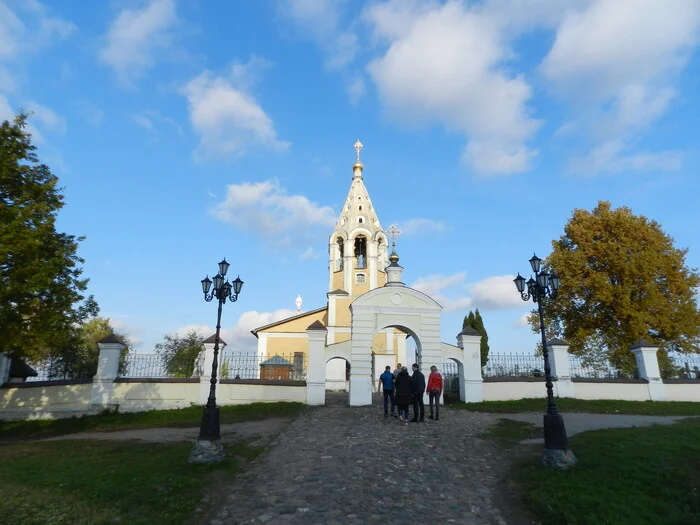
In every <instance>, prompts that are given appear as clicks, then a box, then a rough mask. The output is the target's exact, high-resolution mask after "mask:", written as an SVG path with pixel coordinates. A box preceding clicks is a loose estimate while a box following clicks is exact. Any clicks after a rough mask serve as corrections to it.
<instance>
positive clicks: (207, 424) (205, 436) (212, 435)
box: [199, 259, 243, 441]
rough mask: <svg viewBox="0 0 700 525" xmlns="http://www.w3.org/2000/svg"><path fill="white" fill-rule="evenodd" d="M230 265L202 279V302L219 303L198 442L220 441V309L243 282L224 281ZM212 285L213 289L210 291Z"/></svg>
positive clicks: (222, 262)
mask: <svg viewBox="0 0 700 525" xmlns="http://www.w3.org/2000/svg"><path fill="white" fill-rule="evenodd" d="M229 266H230V264H229V263H227V262H226V259H224V260H223V261H221V262H220V263H219V273H218V274H217V275H216V277H214V279H213V280H212V279H209V276H207V277H205V278H204V279H202V291H203V292H204V300H205V301H207V302H209V301H211V300H212V299H214V298H216V299H217V300H218V302H219V309H218V311H217V314H216V335H215V336H214V361H213V362H212V365H211V381H210V382H211V386H210V387H209V398H208V399H207V404H206V406H205V407H204V414H203V415H202V424H201V425H200V427H199V440H200V441H216V440H220V439H221V430H220V425H219V407H217V406H216V371H217V369H218V357H219V333H220V332H221V309H222V307H223V305H224V303H225V302H226V300H229V301H231V302H232V303H233V302H236V301H237V300H238V294H239V293H241V288H243V281H241V278H240V277H236V279H235V280H234V281H233V282H232V283H230V282H228V281H227V280H226V281H225V279H226V272H227V271H228V268H229ZM212 285H213V289H212Z"/></svg>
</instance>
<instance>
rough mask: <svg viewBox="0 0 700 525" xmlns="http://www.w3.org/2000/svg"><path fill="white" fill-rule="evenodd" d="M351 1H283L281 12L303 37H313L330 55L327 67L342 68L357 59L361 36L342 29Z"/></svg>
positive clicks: (279, 6) (280, 4)
mask: <svg viewBox="0 0 700 525" xmlns="http://www.w3.org/2000/svg"><path fill="white" fill-rule="evenodd" d="M346 3H347V0H280V1H279V2H278V3H277V7H278V12H279V14H280V15H282V17H284V18H286V19H288V20H290V21H292V22H293V23H294V24H295V25H296V26H297V27H298V28H299V29H300V30H301V32H302V33H303V34H305V35H310V36H311V37H312V38H313V39H314V40H315V41H316V42H317V43H318V44H319V46H320V47H321V48H322V49H323V50H324V52H325V53H326V55H327V59H326V66H327V67H328V68H330V69H338V68H341V67H343V66H345V65H347V64H349V63H350V62H352V61H353V60H354V58H355V55H356V54H357V51H358V42H357V35H356V34H355V33H354V32H353V31H352V30H349V29H343V28H342V26H341V15H342V12H343V7H344V5H345V4H346Z"/></svg>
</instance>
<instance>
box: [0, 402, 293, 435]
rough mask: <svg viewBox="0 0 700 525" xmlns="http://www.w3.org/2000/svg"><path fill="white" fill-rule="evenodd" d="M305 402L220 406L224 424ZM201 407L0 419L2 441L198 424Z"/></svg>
mask: <svg viewBox="0 0 700 525" xmlns="http://www.w3.org/2000/svg"><path fill="white" fill-rule="evenodd" d="M303 408H304V405H303V404H302V403H283V402H280V403H252V404H250V405H235V406H224V407H221V424H227V423H237V422H239V421H254V420H260V419H267V418H270V417H275V416H295V415H297V414H299V412H301V410H302V409H303ZM201 418H202V407H199V406H193V407H188V408H182V409H179V410H151V411H148V412H126V413H119V412H109V413H102V414H97V415H93V416H81V417H72V418H65V419H41V420H32V421H0V441H10V440H13V441H14V440H23V439H36V438H44V437H51V436H60V435H64V434H73V433H77V432H113V431H116V430H132V429H139V428H155V427H193V426H194V427H196V426H199V424H200V420H201Z"/></svg>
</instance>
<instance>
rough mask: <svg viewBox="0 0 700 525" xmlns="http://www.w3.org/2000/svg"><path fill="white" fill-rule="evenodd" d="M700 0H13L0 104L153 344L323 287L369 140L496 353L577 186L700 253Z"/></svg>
mask: <svg viewBox="0 0 700 525" xmlns="http://www.w3.org/2000/svg"><path fill="white" fill-rule="evenodd" d="M699 42H700V2H698V1H697V0H664V1H663V2H662V1H659V0H529V1H526V0H481V1H466V0H465V1H458V0H455V1H447V2H444V1H437V0H436V1H429V0H415V1H412V0H402V1H391V0H390V1H369V2H360V1H352V2H351V1H349V0H296V1H293V0H279V1H274V0H261V1H256V2H246V1H242V0H237V1H224V0H217V1H213V0H212V1H208V2H204V1H202V0H113V1H104V2H75V1H74V0H52V1H51V2H48V1H46V2H43V3H42V2H39V1H37V0H0V118H1V119H5V118H8V117H11V116H12V115H13V114H14V113H16V112H17V111H19V110H20V109H22V108H23V109H25V110H27V111H31V112H32V114H33V116H32V118H31V131H32V133H33V135H34V140H35V142H36V143H37V145H38V146H39V154H40V156H41V159H42V161H44V162H45V163H47V164H49V165H50V167H51V169H52V170H53V171H54V172H55V173H56V174H57V175H58V176H59V177H60V179H61V183H62V185H63V187H64V193H65V196H66V207H65V208H64V210H63V211H62V212H61V214H60V217H59V228H60V229H62V230H63V231H66V232H68V233H71V234H75V235H85V236H86V240H85V241H84V242H83V243H82V245H81V250H80V254H81V255H82V257H84V258H85V260H86V262H85V274H86V276H87V277H89V278H90V292H91V293H93V294H94V295H95V297H96V299H97V301H98V303H99V304H100V306H101V309H102V315H104V316H107V317H110V318H111V319H112V322H113V324H114V325H115V326H116V327H117V328H118V329H120V330H121V331H123V332H125V333H127V334H128V335H129V336H130V337H131V338H132V339H133V340H134V341H136V342H137V343H138V344H137V349H138V350H139V351H144V352H148V351H152V349H153V346H154V345H155V344H156V343H157V342H158V341H159V340H160V339H161V338H162V336H163V335H164V334H166V333H172V332H177V331H180V332H182V331H183V330H186V329H187V328H189V327H196V328H200V329H201V330H203V331H204V332H206V333H207V334H206V335H209V333H211V332H212V330H213V328H212V326H213V325H214V323H215V318H216V308H215V306H214V305H213V304H211V303H205V302H204V300H203V299H202V296H201V289H200V284H199V281H200V280H201V279H202V278H203V277H204V276H205V275H206V274H207V273H208V274H209V275H212V274H213V273H215V270H216V263H217V262H218V261H219V260H221V258H223V257H226V258H227V259H228V261H229V262H230V263H231V265H232V266H231V270H230V272H232V273H233V277H235V276H236V274H240V277H241V278H242V279H243V280H244V281H245V286H244V288H243V292H242V294H241V296H240V298H239V301H238V302H237V303H235V304H231V305H227V306H225V309H224V318H223V325H224V337H225V338H227V340H228V342H229V345H230V346H229V349H231V348H235V349H240V350H248V349H251V348H254V344H255V339H254V338H253V337H252V336H251V335H250V333H249V331H250V329H252V328H254V327H255V326H258V325H261V324H265V323H269V322H271V321H274V320H276V319H279V318H281V317H284V316H286V315H289V314H291V313H293V312H294V311H295V306H294V300H295V298H296V296H297V294H301V296H302V297H303V299H304V305H303V310H310V309H315V308H318V307H321V306H324V305H325V302H326V297H325V293H326V292H327V291H328V290H327V283H328V277H327V249H328V236H329V234H330V233H331V231H332V228H333V225H334V222H335V218H336V217H337V215H338V212H339V210H340V207H341V206H342V204H343V201H344V199H345V196H346V194H347V191H348V189H349V186H350V181H351V176H352V170H351V166H352V164H353V162H354V150H353V147H352V146H353V144H354V142H355V141H356V140H357V139H358V138H359V139H360V140H361V141H362V142H363V143H364V145H365V148H364V150H363V152H362V160H363V162H364V164H365V172H364V173H365V183H366V186H367V188H368V190H369V192H370V195H371V197H372V199H373V201H374V204H375V208H376V210H377V212H378V214H379V218H380V221H381V223H382V226H383V227H384V228H388V227H389V225H390V224H392V223H395V224H397V225H398V226H399V228H401V229H402V230H403V231H404V234H403V235H402V236H401V237H400V238H399V240H398V243H397V248H398V252H399V255H400V256H401V264H402V265H403V266H404V268H405V271H404V281H405V282H406V283H407V284H409V285H411V286H414V287H416V288H418V289H421V290H423V291H425V292H426V293H429V294H431V295H432V296H433V297H435V298H436V299H437V300H438V301H439V302H440V303H441V304H442V305H443V306H444V308H445V311H444V314H443V340H445V341H447V342H450V343H454V341H455V335H456V334H457V333H458V332H459V331H460V329H461V322H462V318H463V316H464V315H465V314H466V313H467V312H468V310H469V309H470V308H479V309H480V310H481V312H482V315H483V317H484V320H485V324H486V327H487V329H488V331H489V336H490V341H491V347H492V351H495V352H511V351H518V352H528V351H531V350H532V349H533V348H534V346H535V343H536V340H537V336H536V335H535V334H532V333H531V332H530V331H529V329H528V328H526V327H524V326H523V323H522V320H523V316H524V314H525V313H526V312H527V310H528V306H527V305H526V304H525V303H523V302H522V301H521V300H520V298H519V296H518V295H517V293H516V292H515V289H514V287H513V284H512V279H513V276H514V274H515V273H516V272H518V271H520V272H522V273H523V274H525V273H527V271H528V268H529V266H528V263H527V260H528V259H529V258H530V257H531V256H532V253H533V252H536V253H537V254H538V255H539V256H540V257H545V256H547V255H548V253H549V252H550V250H551V241H552V240H553V239H556V238H558V237H559V236H560V235H561V234H562V231H563V227H564V225H565V223H566V221H567V220H568V218H569V217H570V216H571V212H572V210H573V209H575V208H584V209H592V208H593V207H594V206H595V205H596V203H597V201H598V200H610V201H611V202H612V204H613V206H615V207H618V206H629V207H630V208H631V209H632V210H633V212H635V213H637V214H641V215H645V216H647V217H649V218H651V219H655V220H656V221H658V222H659V223H660V224H661V225H662V227H663V228H664V230H665V231H666V232H668V233H669V234H670V235H672V236H673V237H674V239H675V241H676V245H677V246H678V247H687V248H689V252H688V263H689V264H690V265H691V266H693V267H698V266H700V255H699V253H698V250H700V242H699V241H700V233H698V232H699V230H698V224H700V207H699V206H698V194H699V193H700V181H699V180H698V174H697V166H698V165H699V164H700V162H699V161H700V155H699V154H698V150H699V147H700V133H699V132H698V127H699V126H698V122H699V116H700V95H699V93H700V74H699V73H698V72H699V71H700V67H699V66H700V58H699V56H698V52H697V51H698V45H699Z"/></svg>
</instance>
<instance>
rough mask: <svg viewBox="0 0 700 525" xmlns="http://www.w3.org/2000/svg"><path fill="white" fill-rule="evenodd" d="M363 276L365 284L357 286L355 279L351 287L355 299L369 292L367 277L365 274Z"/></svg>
mask: <svg viewBox="0 0 700 525" xmlns="http://www.w3.org/2000/svg"><path fill="white" fill-rule="evenodd" d="M364 274H365V284H357V279H355V284H354V285H353V287H352V292H353V294H354V295H355V297H359V296H361V295H362V294H364V293H367V292H369V275H367V272H364Z"/></svg>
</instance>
